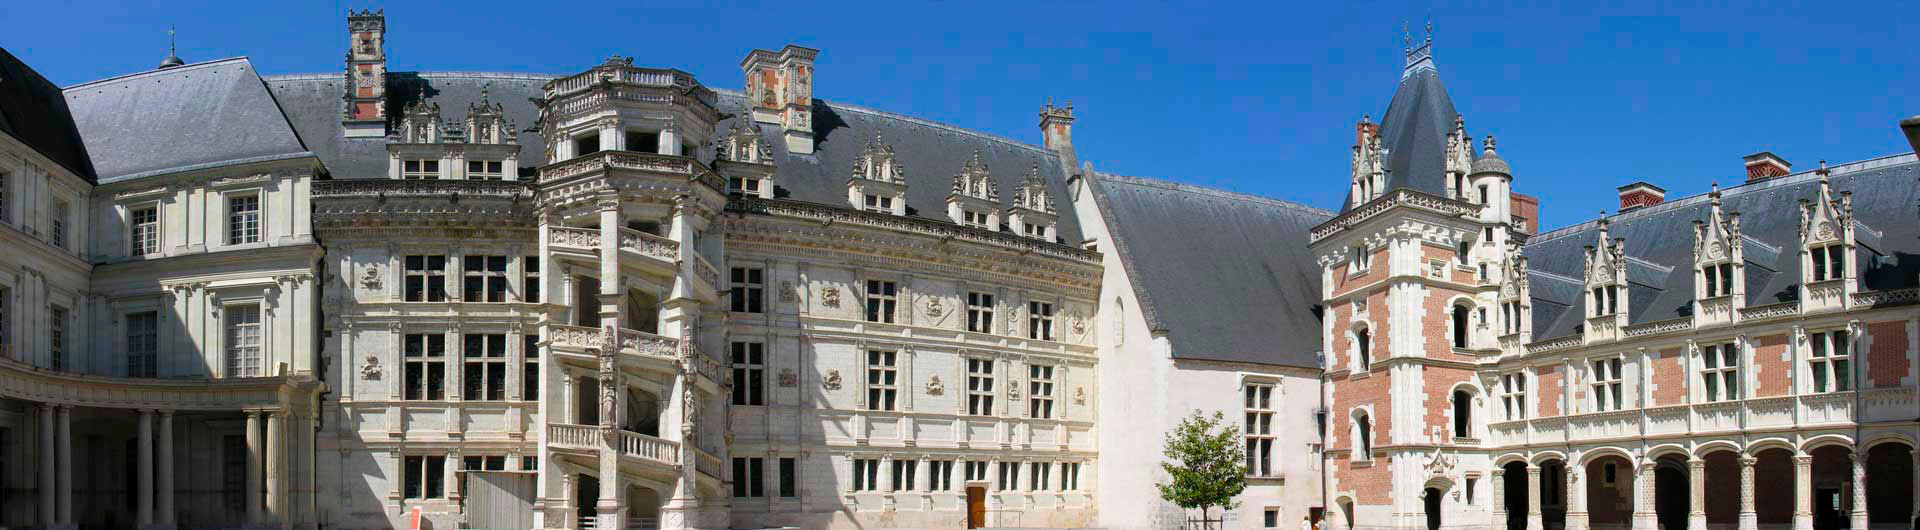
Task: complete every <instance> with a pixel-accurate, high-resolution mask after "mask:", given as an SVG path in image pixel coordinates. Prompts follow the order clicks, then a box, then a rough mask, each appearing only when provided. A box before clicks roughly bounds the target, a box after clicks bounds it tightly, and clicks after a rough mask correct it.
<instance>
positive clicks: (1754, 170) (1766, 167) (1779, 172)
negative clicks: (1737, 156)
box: [1741, 151, 1793, 182]
mask: <svg viewBox="0 0 1920 530" xmlns="http://www.w3.org/2000/svg"><path fill="white" fill-rule="evenodd" d="M1741 160H1744V161H1746V162H1747V182H1759V181H1762V180H1766V179H1770V178H1774V177H1784V176H1787V173H1790V172H1792V171H1793V164H1789V163H1787V159H1785V158H1780V157H1779V156H1778V155H1775V154H1773V153H1771V152H1768V151H1761V152H1758V153H1754V154H1751V155H1747V156H1745V157H1741Z"/></svg>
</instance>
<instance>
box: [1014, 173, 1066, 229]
mask: <svg viewBox="0 0 1920 530" xmlns="http://www.w3.org/2000/svg"><path fill="white" fill-rule="evenodd" d="M1007 217H1008V221H1010V224H1012V225H1013V230H1014V232H1017V233H1019V234H1020V235H1023V236H1027V237H1031V238H1034V239H1041V240H1046V241H1053V239H1054V233H1055V232H1054V225H1055V224H1057V221H1059V216H1058V215H1055V214H1054V211H1053V194H1051V193H1048V192H1047V179H1045V178H1042V177H1041V176H1040V164H1037V163H1036V164H1034V165H1033V167H1031V168H1028V169H1027V178H1025V179H1022V180H1021V181H1020V189H1016V190H1013V207H1012V208H1010V209H1008V210H1007Z"/></svg>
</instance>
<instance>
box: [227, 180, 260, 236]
mask: <svg viewBox="0 0 1920 530" xmlns="http://www.w3.org/2000/svg"><path fill="white" fill-rule="evenodd" d="M222 195H224V196H225V199H226V203H225V205H226V214H227V215H226V216H227V218H226V227H227V245H229V246H237V245H251V244H254V243H259V242H261V241H266V227H267V212H266V203H267V201H266V192H265V191H264V190H259V189H252V190H246V191H232V192H226V193H223V194H222ZM241 205H251V207H252V208H251V209H248V210H243V209H241V208H240V206H241Z"/></svg>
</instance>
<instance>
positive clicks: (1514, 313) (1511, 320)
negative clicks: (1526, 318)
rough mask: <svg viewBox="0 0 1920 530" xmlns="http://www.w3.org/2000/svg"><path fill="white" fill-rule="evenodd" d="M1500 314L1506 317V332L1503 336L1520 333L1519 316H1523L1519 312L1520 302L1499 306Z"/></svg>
mask: <svg viewBox="0 0 1920 530" xmlns="http://www.w3.org/2000/svg"><path fill="white" fill-rule="evenodd" d="M1500 314H1501V315H1502V316H1504V317H1506V320H1505V322H1506V325H1507V331H1506V333H1505V334H1507V335H1511V334H1514V333H1519V332H1520V316H1521V315H1523V314H1524V313H1522V312H1521V311H1520V302H1518V301H1514V302H1507V303H1503V304H1500Z"/></svg>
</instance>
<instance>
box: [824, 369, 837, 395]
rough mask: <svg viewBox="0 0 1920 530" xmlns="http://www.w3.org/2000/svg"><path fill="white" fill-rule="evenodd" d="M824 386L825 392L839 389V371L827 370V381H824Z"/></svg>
mask: <svg viewBox="0 0 1920 530" xmlns="http://www.w3.org/2000/svg"><path fill="white" fill-rule="evenodd" d="M825 386H826V387H827V390H839V389H840V371H839V370H827V380H826V384H825Z"/></svg>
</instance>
